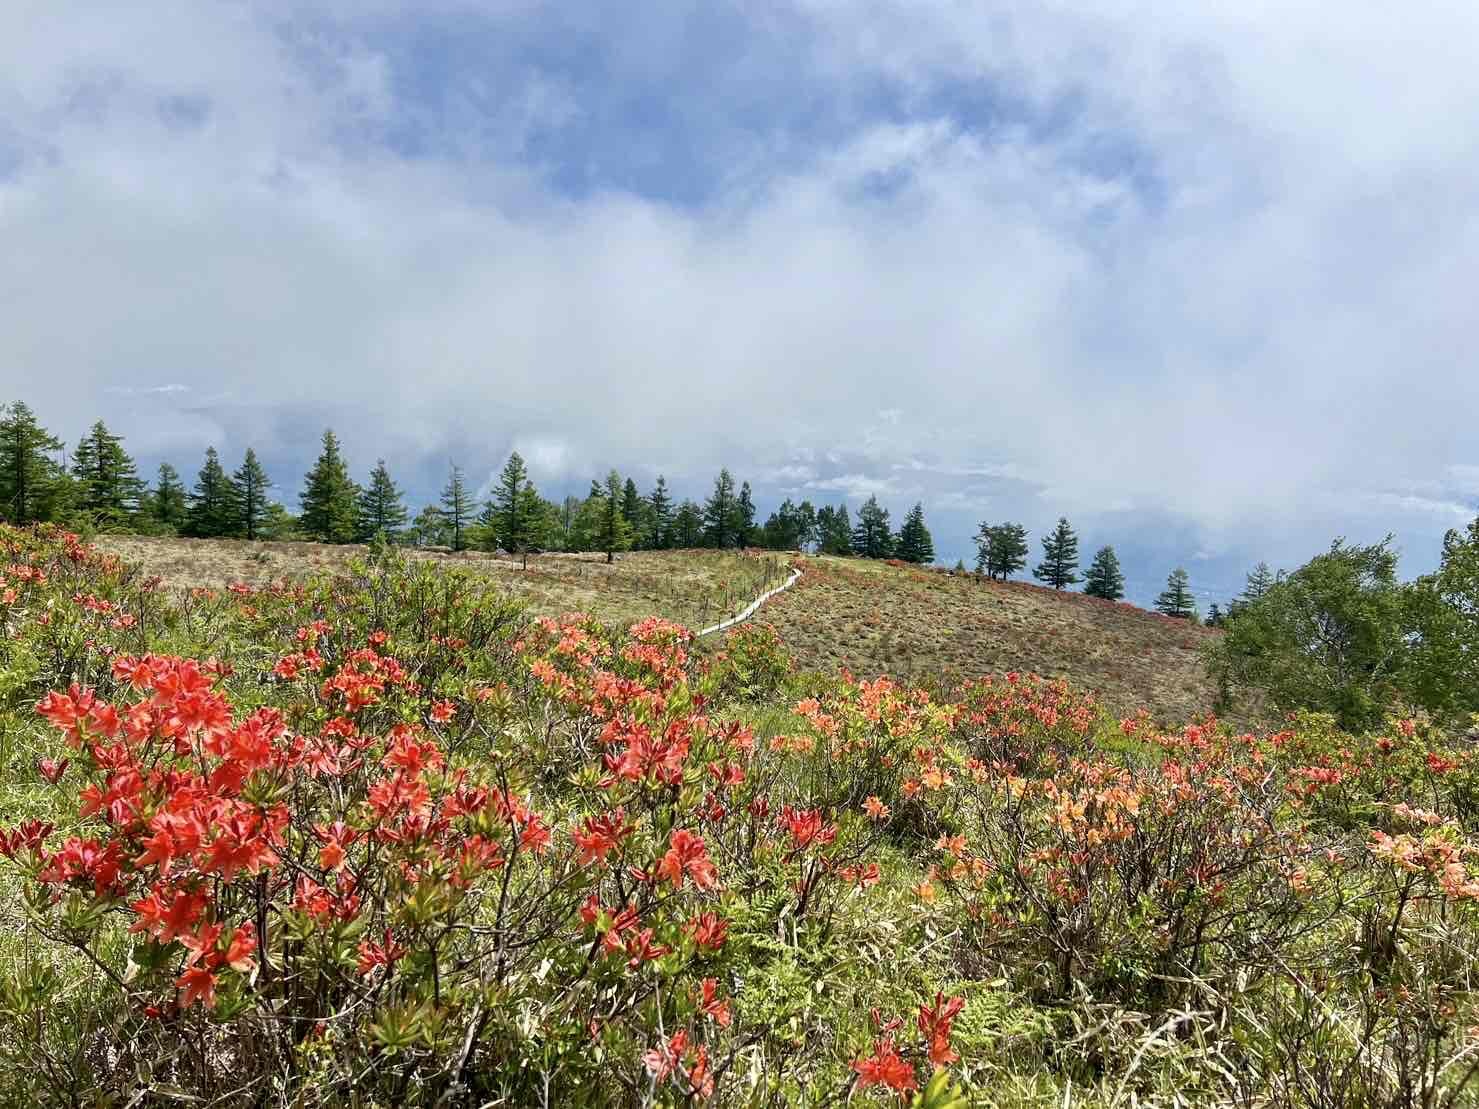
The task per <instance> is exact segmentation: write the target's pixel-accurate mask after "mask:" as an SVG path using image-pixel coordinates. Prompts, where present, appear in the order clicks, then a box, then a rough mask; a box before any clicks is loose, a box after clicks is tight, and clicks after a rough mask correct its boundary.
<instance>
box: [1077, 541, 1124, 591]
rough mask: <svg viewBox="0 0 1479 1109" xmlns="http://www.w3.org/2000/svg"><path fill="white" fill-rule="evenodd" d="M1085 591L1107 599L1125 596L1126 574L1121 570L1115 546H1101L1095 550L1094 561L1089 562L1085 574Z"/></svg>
mask: <svg viewBox="0 0 1479 1109" xmlns="http://www.w3.org/2000/svg"><path fill="white" fill-rule="evenodd" d="M1084 592H1085V593H1087V594H1088V595H1089V596H1090V597H1100V598H1102V599H1104V600H1106V601H1118V600H1120V599H1121V598H1122V597H1124V595H1125V575H1124V574H1122V573H1121V572H1120V560H1119V557H1118V556H1117V555H1116V554H1115V553H1114V548H1113V547H1100V548H1099V549H1098V550H1097V551H1095V552H1094V561H1093V562H1091V563H1089V570H1088V573H1086V574H1085V575H1084Z"/></svg>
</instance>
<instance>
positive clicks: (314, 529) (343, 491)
mask: <svg viewBox="0 0 1479 1109" xmlns="http://www.w3.org/2000/svg"><path fill="white" fill-rule="evenodd" d="M358 502H359V487H358V486H357V485H355V483H354V481H353V480H352V479H351V478H350V476H349V467H348V466H347V465H346V464H345V462H344V456H343V454H342V453H341V451H340V449H339V440H338V438H337V437H336V436H335V435H334V433H333V431H325V432H324V437H323V450H322V451H321V452H320V453H319V456H318V461H317V462H315V463H314V464H313V469H311V470H309V471H308V476H307V477H306V478H304V488H303V493H302V495H301V496H300V497H299V498H298V504H299V506H300V507H301V509H302V514H301V516H300V517H299V526H300V527H301V528H302V530H303V532H304V534H305V535H307V536H309V537H310V538H312V539H316V540H318V541H319V542H321V543H350V542H353V540H354V536H355V530H356V524H357V517H358V515H359V505H358Z"/></svg>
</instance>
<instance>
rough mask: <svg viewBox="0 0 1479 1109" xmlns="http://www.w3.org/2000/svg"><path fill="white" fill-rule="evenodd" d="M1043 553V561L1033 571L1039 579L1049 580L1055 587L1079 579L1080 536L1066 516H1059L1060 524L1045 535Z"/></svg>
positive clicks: (1058, 587)
mask: <svg viewBox="0 0 1479 1109" xmlns="http://www.w3.org/2000/svg"><path fill="white" fill-rule="evenodd" d="M1042 554H1043V558H1042V561H1041V562H1039V563H1038V564H1037V568H1036V569H1035V570H1033V571H1032V576H1033V577H1035V578H1036V579H1037V580H1038V581H1044V582H1047V583H1048V584H1049V585H1051V586H1052V587H1053V588H1054V589H1062V588H1063V587H1064V586H1065V585H1072V584H1073V583H1074V582H1076V581H1078V574H1077V573H1076V571H1077V570H1078V536H1077V535H1075V534H1074V531H1073V528H1071V527H1070V526H1069V524H1068V518H1067V517H1066V516H1060V517H1058V526H1057V527H1056V528H1054V529H1053V531H1052V533H1051V534H1050V535H1045V536H1043V540H1042Z"/></svg>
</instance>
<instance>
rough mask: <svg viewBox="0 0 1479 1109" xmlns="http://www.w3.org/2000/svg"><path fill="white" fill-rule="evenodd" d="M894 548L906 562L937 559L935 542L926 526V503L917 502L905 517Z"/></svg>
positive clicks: (925, 561)
mask: <svg viewBox="0 0 1479 1109" xmlns="http://www.w3.org/2000/svg"><path fill="white" fill-rule="evenodd" d="M894 550H895V552H896V553H897V554H898V556H899V557H900V558H902V559H903V560H904V561H905V562H916V563H928V562H933V561H934V560H935V543H934V540H933V539H931V538H930V530H929V528H927V527H925V526H924V505H923V504H921V503H917V502H916V504H915V505H914V507H913V508H911V509H910V510H909V514H908V515H907V516H905V517H904V526H903V527H901V528H899V538H898V542H896V543H895V544H894Z"/></svg>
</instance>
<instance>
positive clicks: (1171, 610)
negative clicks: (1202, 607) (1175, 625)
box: [1155, 566, 1196, 620]
mask: <svg viewBox="0 0 1479 1109" xmlns="http://www.w3.org/2000/svg"><path fill="white" fill-rule="evenodd" d="M1155 610H1156V611H1157V612H1162V613H1165V614H1166V615H1167V616H1175V617H1177V618H1178V619H1181V620H1190V619H1191V618H1192V617H1193V616H1194V615H1195V614H1196V605H1195V603H1194V602H1193V601H1192V597H1191V583H1190V579H1189V578H1188V577H1187V574H1186V571H1185V570H1184V569H1182V568H1181V567H1180V566H1178V567H1176V569H1174V570H1172V571H1171V573H1170V575H1169V576H1168V577H1167V578H1166V588H1165V589H1163V590H1162V591H1161V595H1160V596H1159V597H1157V598H1156V599H1155Z"/></svg>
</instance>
